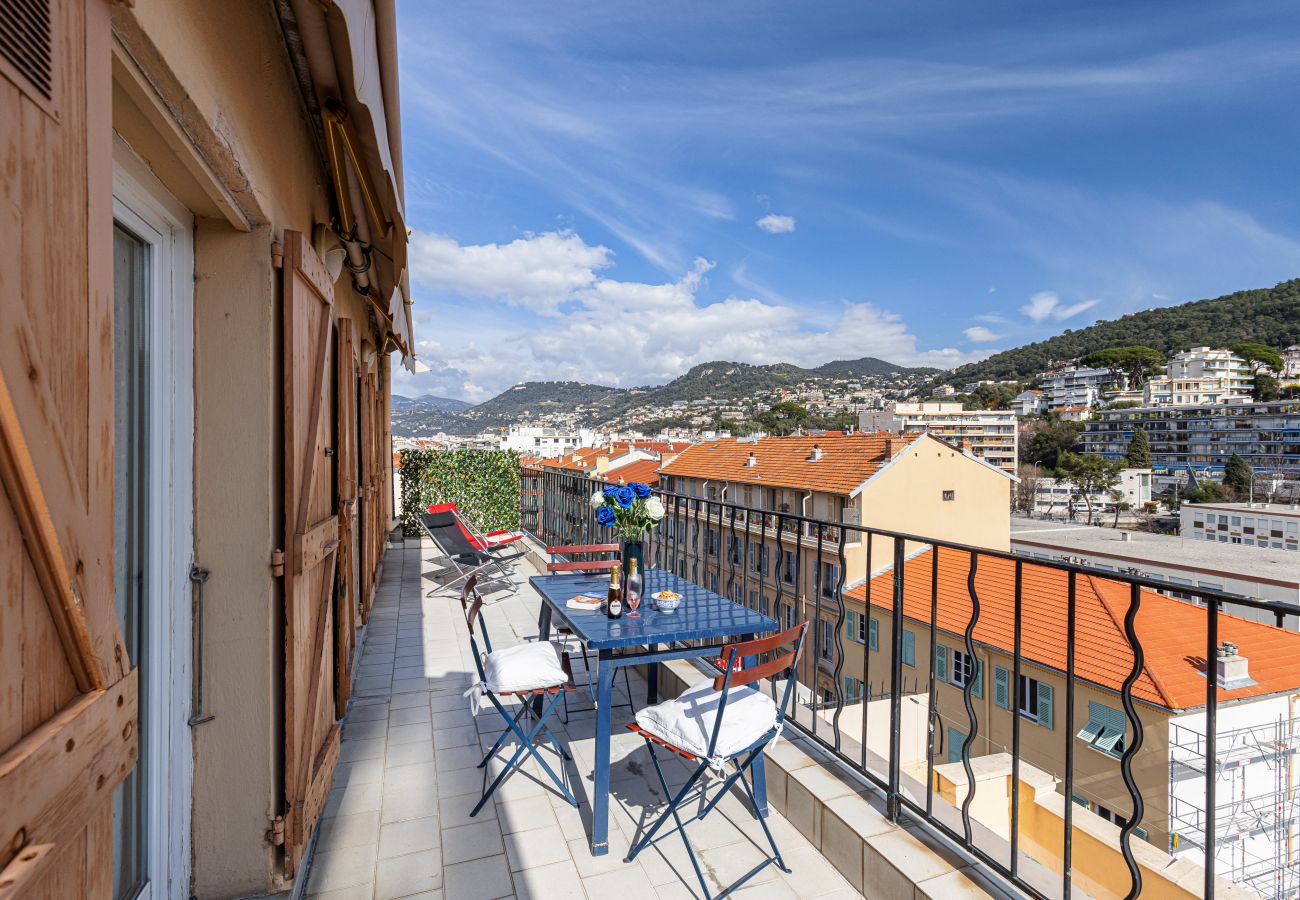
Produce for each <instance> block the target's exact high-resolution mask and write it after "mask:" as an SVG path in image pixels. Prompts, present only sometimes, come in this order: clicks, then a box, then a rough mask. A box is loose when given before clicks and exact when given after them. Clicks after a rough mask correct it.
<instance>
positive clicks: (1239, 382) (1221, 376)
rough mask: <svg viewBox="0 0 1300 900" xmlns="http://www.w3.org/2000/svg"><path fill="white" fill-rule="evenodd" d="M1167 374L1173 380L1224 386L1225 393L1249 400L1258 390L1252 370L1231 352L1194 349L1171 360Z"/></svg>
mask: <svg viewBox="0 0 1300 900" xmlns="http://www.w3.org/2000/svg"><path fill="white" fill-rule="evenodd" d="M1165 372H1166V375H1167V376H1168V377H1169V378H1173V379H1180V378H1190V379H1197V378H1200V379H1213V380H1215V381H1219V382H1222V383H1223V386H1224V389H1225V390H1227V391H1230V392H1231V393H1232V394H1233V395H1235V396H1239V397H1244V396H1250V392H1251V389H1252V388H1254V386H1255V376H1254V375H1253V374H1252V373H1251V371H1250V366H1249V365H1248V364H1247V362H1246V361H1245V360H1244V359H1242V358H1241V357H1240V356H1237V355H1236V354H1235V353H1233V352H1232V351H1231V350H1215V349H1211V348H1210V347H1193V348H1191V349H1190V350H1184V351H1182V352H1181V353H1175V354H1174V355H1173V356H1172V357H1170V358H1169V363H1168V365H1167V366H1166V367H1165Z"/></svg>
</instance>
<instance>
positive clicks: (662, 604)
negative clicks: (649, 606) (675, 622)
mask: <svg viewBox="0 0 1300 900" xmlns="http://www.w3.org/2000/svg"><path fill="white" fill-rule="evenodd" d="M650 600H651V601H652V602H653V603H654V605H655V609H657V610H659V611H660V612H667V613H670V612H672V611H673V610H675V609H676V608H677V607H679V606H681V605H682V595H681V594H679V593H677V592H676V591H655V592H654V593H653V594H651V595H650Z"/></svg>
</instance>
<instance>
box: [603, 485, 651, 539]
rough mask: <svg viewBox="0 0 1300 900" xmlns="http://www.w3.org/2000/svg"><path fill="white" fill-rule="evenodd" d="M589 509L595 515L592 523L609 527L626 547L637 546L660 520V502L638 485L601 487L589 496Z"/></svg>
mask: <svg viewBox="0 0 1300 900" xmlns="http://www.w3.org/2000/svg"><path fill="white" fill-rule="evenodd" d="M591 508H592V509H594V510H595V511H596V521H597V522H599V523H600V524H601V525H603V526H605V527H606V528H611V527H612V528H613V529H614V530H615V531H616V532H618V536H619V538H620V539H621V540H622V541H623V542H624V543H627V544H639V543H640V542H641V540H642V539H643V538H644V537H645V535H646V532H647V531H649V530H650V529H651V528H654V527H655V526H656V525H658V524H659V521H660V520H661V519H662V518H663V517H664V503H663V501H662V500H660V499H659V498H658V497H653V496H651V494H650V486H649V485H646V484H642V483H641V482H639V481H634V482H632V483H631V484H623V485H615V484H607V485H605V487H604V489H603V490H599V491H596V492H595V493H594V494H592V495H591Z"/></svg>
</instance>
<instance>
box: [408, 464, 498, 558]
mask: <svg viewBox="0 0 1300 900" xmlns="http://www.w3.org/2000/svg"><path fill="white" fill-rule="evenodd" d="M401 473H402V531H403V533H405V534H406V535H407V536H408V537H415V536H417V535H419V534H420V533H421V532H420V526H419V523H418V520H417V519H416V516H418V515H419V514H420V513H421V512H423V511H424V508H425V507H426V506H429V505H430V504H433V503H455V504H456V508H457V509H459V510H460V511H461V514H462V515H464V516H465V517H466V518H468V519H469V521H470V522H471V523H473V525H474V526H475V527H476V528H480V529H482V530H483V531H498V530H501V529H508V530H510V531H513V530H515V529H517V528H518V527H519V456H518V454H516V453H515V452H514V451H513V450H469V449H464V450H403V451H402V462H401Z"/></svg>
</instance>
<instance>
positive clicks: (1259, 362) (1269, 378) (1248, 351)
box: [1232, 341, 1283, 400]
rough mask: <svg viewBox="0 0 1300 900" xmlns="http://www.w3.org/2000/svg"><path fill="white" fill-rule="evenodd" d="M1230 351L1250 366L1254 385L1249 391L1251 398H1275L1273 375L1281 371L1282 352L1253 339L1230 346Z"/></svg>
mask: <svg viewBox="0 0 1300 900" xmlns="http://www.w3.org/2000/svg"><path fill="white" fill-rule="evenodd" d="M1232 352H1233V353H1235V354H1237V355H1238V356H1240V357H1241V358H1242V359H1244V360H1245V361H1246V365H1248V366H1250V372H1251V374H1252V375H1254V376H1255V387H1254V390H1253V391H1251V398H1252V399H1254V400H1276V399H1277V378H1275V377H1273V376H1275V375H1277V374H1279V373H1280V372H1281V371H1282V366H1283V362H1282V354H1281V353H1278V352H1277V351H1276V350H1274V349H1273V348H1272V347H1270V346H1269V345H1268V344H1260V343H1257V342H1255V341H1246V342H1245V343H1241V344H1237V345H1236V346H1235V347H1233V348H1232ZM1266 369H1267V370H1268V371H1267V372H1266V371H1265V370H1266Z"/></svg>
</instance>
